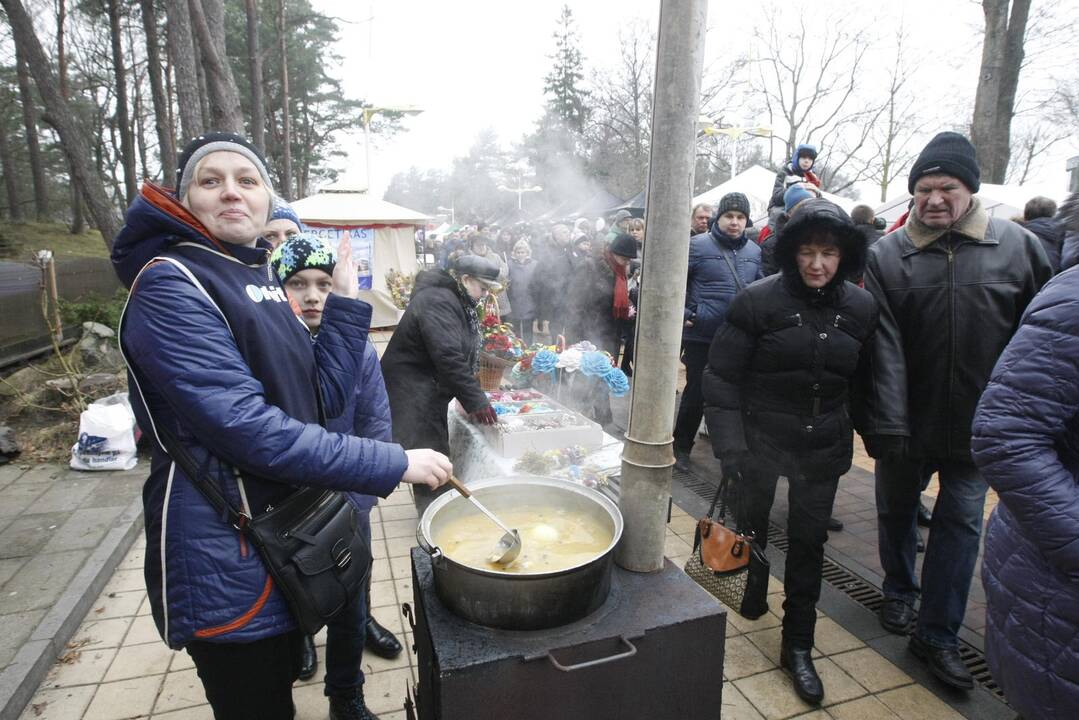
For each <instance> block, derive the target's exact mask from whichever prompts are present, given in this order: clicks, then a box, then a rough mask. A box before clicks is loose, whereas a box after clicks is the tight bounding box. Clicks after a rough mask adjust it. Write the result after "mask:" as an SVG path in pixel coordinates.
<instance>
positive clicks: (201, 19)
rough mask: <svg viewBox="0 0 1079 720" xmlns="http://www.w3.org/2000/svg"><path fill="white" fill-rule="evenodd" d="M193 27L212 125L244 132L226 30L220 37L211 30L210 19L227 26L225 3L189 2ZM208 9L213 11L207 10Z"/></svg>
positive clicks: (190, 0) (231, 130) (210, 0)
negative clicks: (227, 47) (203, 74)
mask: <svg viewBox="0 0 1079 720" xmlns="http://www.w3.org/2000/svg"><path fill="white" fill-rule="evenodd" d="M189 2H190V6H191V26H192V27H193V28H194V30H195V36H196V37H197V38H198V40H199V49H200V50H201V51H202V61H203V62H202V64H203V68H204V69H205V72H206V89H207V91H208V93H209V99H210V125H211V126H212V127H213V128H214V129H215V130H222V131H225V132H233V133H238V134H240V135H242V134H243V133H244V118H243V112H242V111H241V110H240V91H239V90H238V89H237V88H236V80H235V79H234V78H233V77H232V68H231V67H229V62H228V56H227V55H226V54H225V38H224V28H223V27H222V28H221V32H220V34H218V33H215V31H214V30H213V29H212V28H211V25H210V22H211V20H212V21H213V22H214V23H217V22H220V23H221V24H222V25H224V12H225V10H224V6H223V5H222V4H221V2H222V0H189ZM205 8H210V9H209V10H205Z"/></svg>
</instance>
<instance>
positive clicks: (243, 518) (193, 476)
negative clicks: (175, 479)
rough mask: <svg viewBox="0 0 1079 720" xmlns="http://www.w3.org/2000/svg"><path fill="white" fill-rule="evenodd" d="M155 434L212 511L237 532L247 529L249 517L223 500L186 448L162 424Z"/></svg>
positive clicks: (217, 489) (202, 468)
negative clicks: (204, 498)
mask: <svg viewBox="0 0 1079 720" xmlns="http://www.w3.org/2000/svg"><path fill="white" fill-rule="evenodd" d="M157 433H158V440H160V441H161V442H162V444H163V445H164V447H165V452H166V453H168V455H169V457H171V458H172V459H173V460H174V461H175V462H176V464H177V465H179V466H180V468H181V469H182V470H183V471H184V474H185V475H187V478H188V480H190V481H191V484H192V485H194V486H195V487H196V488H198V490H199V492H201V493H202V494H203V495H204V496H205V497H206V500H207V501H208V502H209V503H210V505H211V506H212V507H213V509H214V510H216V511H217V513H218V514H219V515H220V516H221V517H223V518H224V519H225V520H226V521H227V522H228V523H229V524H231V525H232V526H233V527H235V528H236V529H237V530H243V529H244V528H245V527H247V523H248V522H250V521H251V516H250V515H248V514H247V513H245V512H241V511H238V510H236V508H234V507H232V505H231V504H230V503H229V501H228V500H227V499H225V496H224V495H222V494H221V490H220V489H219V488H218V487H217V485H216V484H215V483H214V482H213V481H212V480H210V478H208V477H207V476H206V470H205V467H199V465H198V464H197V463H196V462H195V458H193V457H192V456H191V453H190V452H188V450H187V447H185V446H184V444H183V443H181V442H180V441H179V440H177V439H176V436H175V435H173V434H172V431H171V430H169V429H168V428H167V427H165V425H164V423H162V424H160V425H158V426H157Z"/></svg>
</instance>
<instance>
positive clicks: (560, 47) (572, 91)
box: [543, 5, 588, 136]
mask: <svg viewBox="0 0 1079 720" xmlns="http://www.w3.org/2000/svg"><path fill="white" fill-rule="evenodd" d="M554 39H555V51H554V53H553V54H552V55H550V56H549V57H550V59H551V60H552V61H553V62H554V67H552V68H551V71H550V72H549V73H547V76H546V77H545V78H544V85H543V93H544V95H546V96H547V111H548V113H549V114H550V115H553V116H554V117H556V118H558V120H559V121H561V123H562V125H563V126H565V128H566V129H567V130H569V131H570V132H572V133H574V134H576V135H578V136H579V135H581V134H582V133H583V132H584V126H585V122H586V121H587V120H588V106H587V104H586V103H587V101H588V92H587V91H586V90H584V89H583V88H582V87H581V83H582V82H583V81H584V62H583V58H582V57H581V51H580V49H579V47H578V45H579V42H580V41H579V39H578V37H577V30H576V28H575V27H574V23H573V11H572V10H570V8H569V5H563V6H562V15H561V16H560V17H559V19H558V29H557V30H556V31H555V33H554Z"/></svg>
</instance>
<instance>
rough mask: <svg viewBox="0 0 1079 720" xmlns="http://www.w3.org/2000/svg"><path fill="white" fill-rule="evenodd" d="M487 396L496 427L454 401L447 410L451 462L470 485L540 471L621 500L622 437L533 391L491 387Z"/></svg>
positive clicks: (537, 473)
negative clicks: (473, 417) (477, 420)
mask: <svg viewBox="0 0 1079 720" xmlns="http://www.w3.org/2000/svg"><path fill="white" fill-rule="evenodd" d="M514 396H516V397H517V398H519V399H515V398H514ZM488 397H490V398H491V404H492V406H493V407H494V408H495V412H496V413H499V421H498V423H496V424H495V425H493V426H481V425H475V424H473V423H471V422H470V421H469V420H468V416H467V415H466V414H465V413H464V412H463V411H462V410H461V408H460V406H459V405H458V404H457V403H456V401H454V402H452V403H450V405H449V408H448V409H447V412H448V414H449V415H448V417H449V439H450V461H451V462H453V468H454V473H455V474H456V475H457V477H459V478H460V479H461V480H462V481H463V482H464V483H465V484H466V485H467V484H469V483H473V482H477V481H480V480H485V479H487V478H495V477H513V476H515V475H530V476H536V475H539V476H546V477H555V478H560V479H563V480H569V481H570V482H576V483H579V484H581V485H585V486H587V487H592V488H595V489H596V490H599V491H600V492H602V493H604V494H605V495H607V496H608V497H610V498H611V499H612V500H614V501H615V502H617V501H618V493H619V485H618V481H619V474H620V473H621V469H622V440H621V439H620V438H616V437H614V436H612V435H609V434H607V433H605V432H603V430H602V429H601V428H600V427H599V426H598V425H596V424H595V423H593V422H592V421H590V420H588V419H587V418H584V417H583V416H581V415H580V414H579V413H576V412H574V411H573V410H570V409H569V408H566V407H565V406H563V405H562V404H561V403H559V402H557V401H556V400H554V399H553V398H551V397H549V396H547V395H545V394H543V393H541V392H538V391H535V390H523V391H522V390H517V391H514V390H510V391H489V392H488Z"/></svg>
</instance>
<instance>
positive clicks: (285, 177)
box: [277, 0, 292, 200]
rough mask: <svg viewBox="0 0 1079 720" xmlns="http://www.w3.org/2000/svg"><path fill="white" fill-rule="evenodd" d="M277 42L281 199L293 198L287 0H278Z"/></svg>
mask: <svg viewBox="0 0 1079 720" xmlns="http://www.w3.org/2000/svg"><path fill="white" fill-rule="evenodd" d="M277 42H278V48H279V52H280V54H281V188H280V190H281V193H280V194H281V197H283V198H285V199H286V200H290V199H291V198H292V190H291V188H292V125H291V122H290V120H289V113H288V105H289V94H288V44H287V43H286V41H285V0H277Z"/></svg>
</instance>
